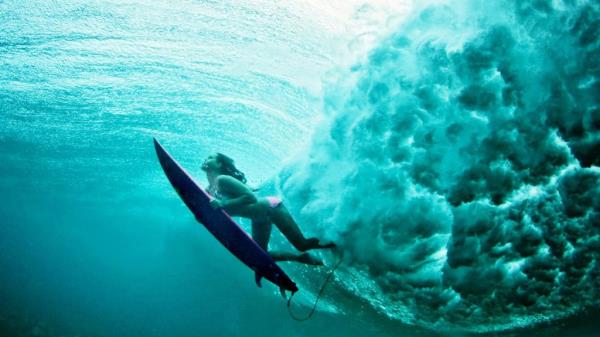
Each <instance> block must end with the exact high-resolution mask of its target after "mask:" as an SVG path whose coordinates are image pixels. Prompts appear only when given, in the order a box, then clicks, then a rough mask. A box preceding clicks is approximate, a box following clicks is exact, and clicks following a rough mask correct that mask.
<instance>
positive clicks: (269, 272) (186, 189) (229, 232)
mask: <svg viewBox="0 0 600 337" xmlns="http://www.w3.org/2000/svg"><path fill="white" fill-rule="evenodd" d="M153 140H154V148H155V149H156V155H157V156H158V160H159V162H160V165H161V166H162V168H163V171H164V172H165V174H166V176H167V178H168V179H169V181H170V182H171V185H173V188H174V189H175V191H176V192H177V194H179V197H181V199H182V200H183V202H184V203H185V204H186V205H187V207H188V208H189V209H190V211H192V213H193V214H194V216H195V217H196V220H198V222H200V223H201V224H202V225H204V227H206V229H208V231H209V232H210V233H211V234H212V235H213V236H214V237H215V238H216V239H217V240H218V241H219V242H220V243H221V244H222V245H223V246H225V248H227V250H229V251H230V252H231V253H232V254H233V255H234V256H236V257H237V258H238V259H239V260H240V261H242V262H243V263H244V264H245V265H247V266H248V267H250V269H252V270H253V271H254V272H255V281H256V284H257V285H258V286H259V287H260V286H261V282H260V281H261V279H262V278H265V279H267V280H269V281H271V282H272V283H273V284H275V285H276V286H278V287H279V289H280V291H281V292H282V295H285V290H289V291H291V292H292V294H293V293H295V292H296V291H298V287H297V286H296V283H294V282H293V281H292V280H291V279H290V277H289V276H288V275H287V274H286V273H285V272H284V271H283V270H282V269H281V268H280V267H279V266H278V265H277V263H275V260H273V258H272V257H271V256H270V255H269V254H268V253H267V252H265V250H264V249H262V248H261V247H260V246H259V245H258V244H257V243H256V242H255V241H254V240H253V239H252V238H251V237H250V236H249V235H248V233H246V231H244V230H243V229H242V228H241V227H240V226H239V225H238V224H237V223H236V222H235V221H234V220H233V219H232V218H231V217H230V216H229V215H228V214H227V213H226V212H225V211H224V210H223V209H213V208H212V207H211V206H210V201H211V200H212V199H213V197H212V196H210V195H209V194H208V193H207V192H206V191H205V190H204V189H203V188H201V187H200V185H199V184H198V183H196V181H195V180H194V179H193V178H192V176H191V175H190V174H189V173H187V171H186V170H185V169H184V168H183V167H181V165H179V163H178V162H177V161H176V160H175V159H173V157H172V156H171V155H170V154H169V153H168V152H167V151H166V150H165V148H164V147H163V146H162V145H161V144H160V143H159V142H158V141H157V140H156V138H153Z"/></svg>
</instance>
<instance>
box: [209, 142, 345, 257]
mask: <svg viewBox="0 0 600 337" xmlns="http://www.w3.org/2000/svg"><path fill="white" fill-rule="evenodd" d="M202 170H203V171H204V172H206V178H207V179H208V183H209V186H208V193H210V194H211V195H212V196H213V197H215V198H216V199H214V200H212V201H211V203H210V204H211V206H212V207H213V208H215V209H218V208H223V209H224V210H225V211H226V212H227V214H229V215H230V216H239V217H243V218H248V219H250V220H251V221H252V238H253V239H254V241H256V243H258V245H259V246H261V247H262V248H263V249H264V250H265V251H267V252H268V253H269V254H270V255H271V256H272V257H273V259H275V260H276V261H296V262H301V263H306V264H312V265H322V264H323V263H322V262H321V261H319V260H318V259H316V258H315V257H313V256H311V255H309V254H308V253H306V251H307V250H309V249H319V248H334V247H335V244H333V243H329V244H321V243H320V242H319V239H317V238H305V237H304V235H303V234H302V232H301V231H300V227H299V226H298V224H297V223H296V222H295V221H294V219H293V218H292V216H291V215H290V213H289V212H288V210H287V208H286V207H285V206H284V205H283V201H282V200H281V199H279V198H277V197H266V198H258V197H256V196H255V195H254V193H253V192H252V190H251V189H250V188H249V187H248V186H247V185H246V177H245V176H244V174H243V173H242V172H240V171H239V170H238V169H237V168H236V167H235V165H234V162H233V159H231V158H229V157H228V156H226V155H224V154H222V153H216V154H213V155H210V156H208V157H207V158H206V159H205V160H204V163H203V164H202ZM273 224H275V226H277V228H279V230H280V231H281V233H283V235H284V236H285V237H286V238H287V239H288V240H289V241H290V242H291V243H292V245H294V247H296V249H298V250H299V251H300V252H302V253H300V254H297V253H293V252H281V251H269V250H268V245H269V239H270V237H271V229H272V227H273Z"/></svg>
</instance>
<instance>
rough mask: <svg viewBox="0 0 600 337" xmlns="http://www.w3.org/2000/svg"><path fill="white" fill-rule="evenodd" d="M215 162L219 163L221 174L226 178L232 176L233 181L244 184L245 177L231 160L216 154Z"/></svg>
mask: <svg viewBox="0 0 600 337" xmlns="http://www.w3.org/2000/svg"><path fill="white" fill-rule="evenodd" d="M217 160H218V161H219V163H221V173H222V174H226V175H228V176H232V177H234V178H235V179H237V180H239V181H241V182H242V183H244V184H245V183H246V176H245V175H244V173H242V172H241V171H240V170H238V169H237V168H236V167H235V165H234V162H233V159H231V158H230V157H228V156H226V155H224V154H222V153H219V152H217Z"/></svg>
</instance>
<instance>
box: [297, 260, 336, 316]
mask: <svg viewBox="0 0 600 337" xmlns="http://www.w3.org/2000/svg"><path fill="white" fill-rule="evenodd" d="M342 261H343V259H342V254H340V255H339V259H338V261H337V263H336V264H335V266H334V267H333V268H332V269H331V270H330V271H329V274H328V275H327V277H326V278H325V282H323V285H322V286H321V289H319V293H318V294H317V298H316V299H315V303H314V304H313V306H312V309H310V312H309V313H308V315H307V316H306V317H298V316H296V315H295V314H294V313H293V312H292V307H291V304H292V298H293V297H294V294H295V293H292V295H291V296H290V298H289V299H288V300H287V309H288V313H289V314H290V317H291V318H293V319H294V320H295V321H298V322H304V321H307V320H309V319H310V318H311V317H312V315H313V314H314V313H315V309H317V303H319V299H320V298H321V295H322V294H323V291H324V290H325V287H326V286H327V284H328V283H329V281H330V280H331V277H332V276H333V273H334V272H335V271H336V269H337V268H338V267H339V266H340V264H342Z"/></svg>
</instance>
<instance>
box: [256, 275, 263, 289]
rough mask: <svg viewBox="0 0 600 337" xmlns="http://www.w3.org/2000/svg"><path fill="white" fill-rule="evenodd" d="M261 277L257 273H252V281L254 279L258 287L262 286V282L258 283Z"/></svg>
mask: <svg viewBox="0 0 600 337" xmlns="http://www.w3.org/2000/svg"><path fill="white" fill-rule="evenodd" d="M261 279H262V275H261V274H259V273H254V281H256V285H257V286H258V287H259V288H262V284H260V280H261Z"/></svg>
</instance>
